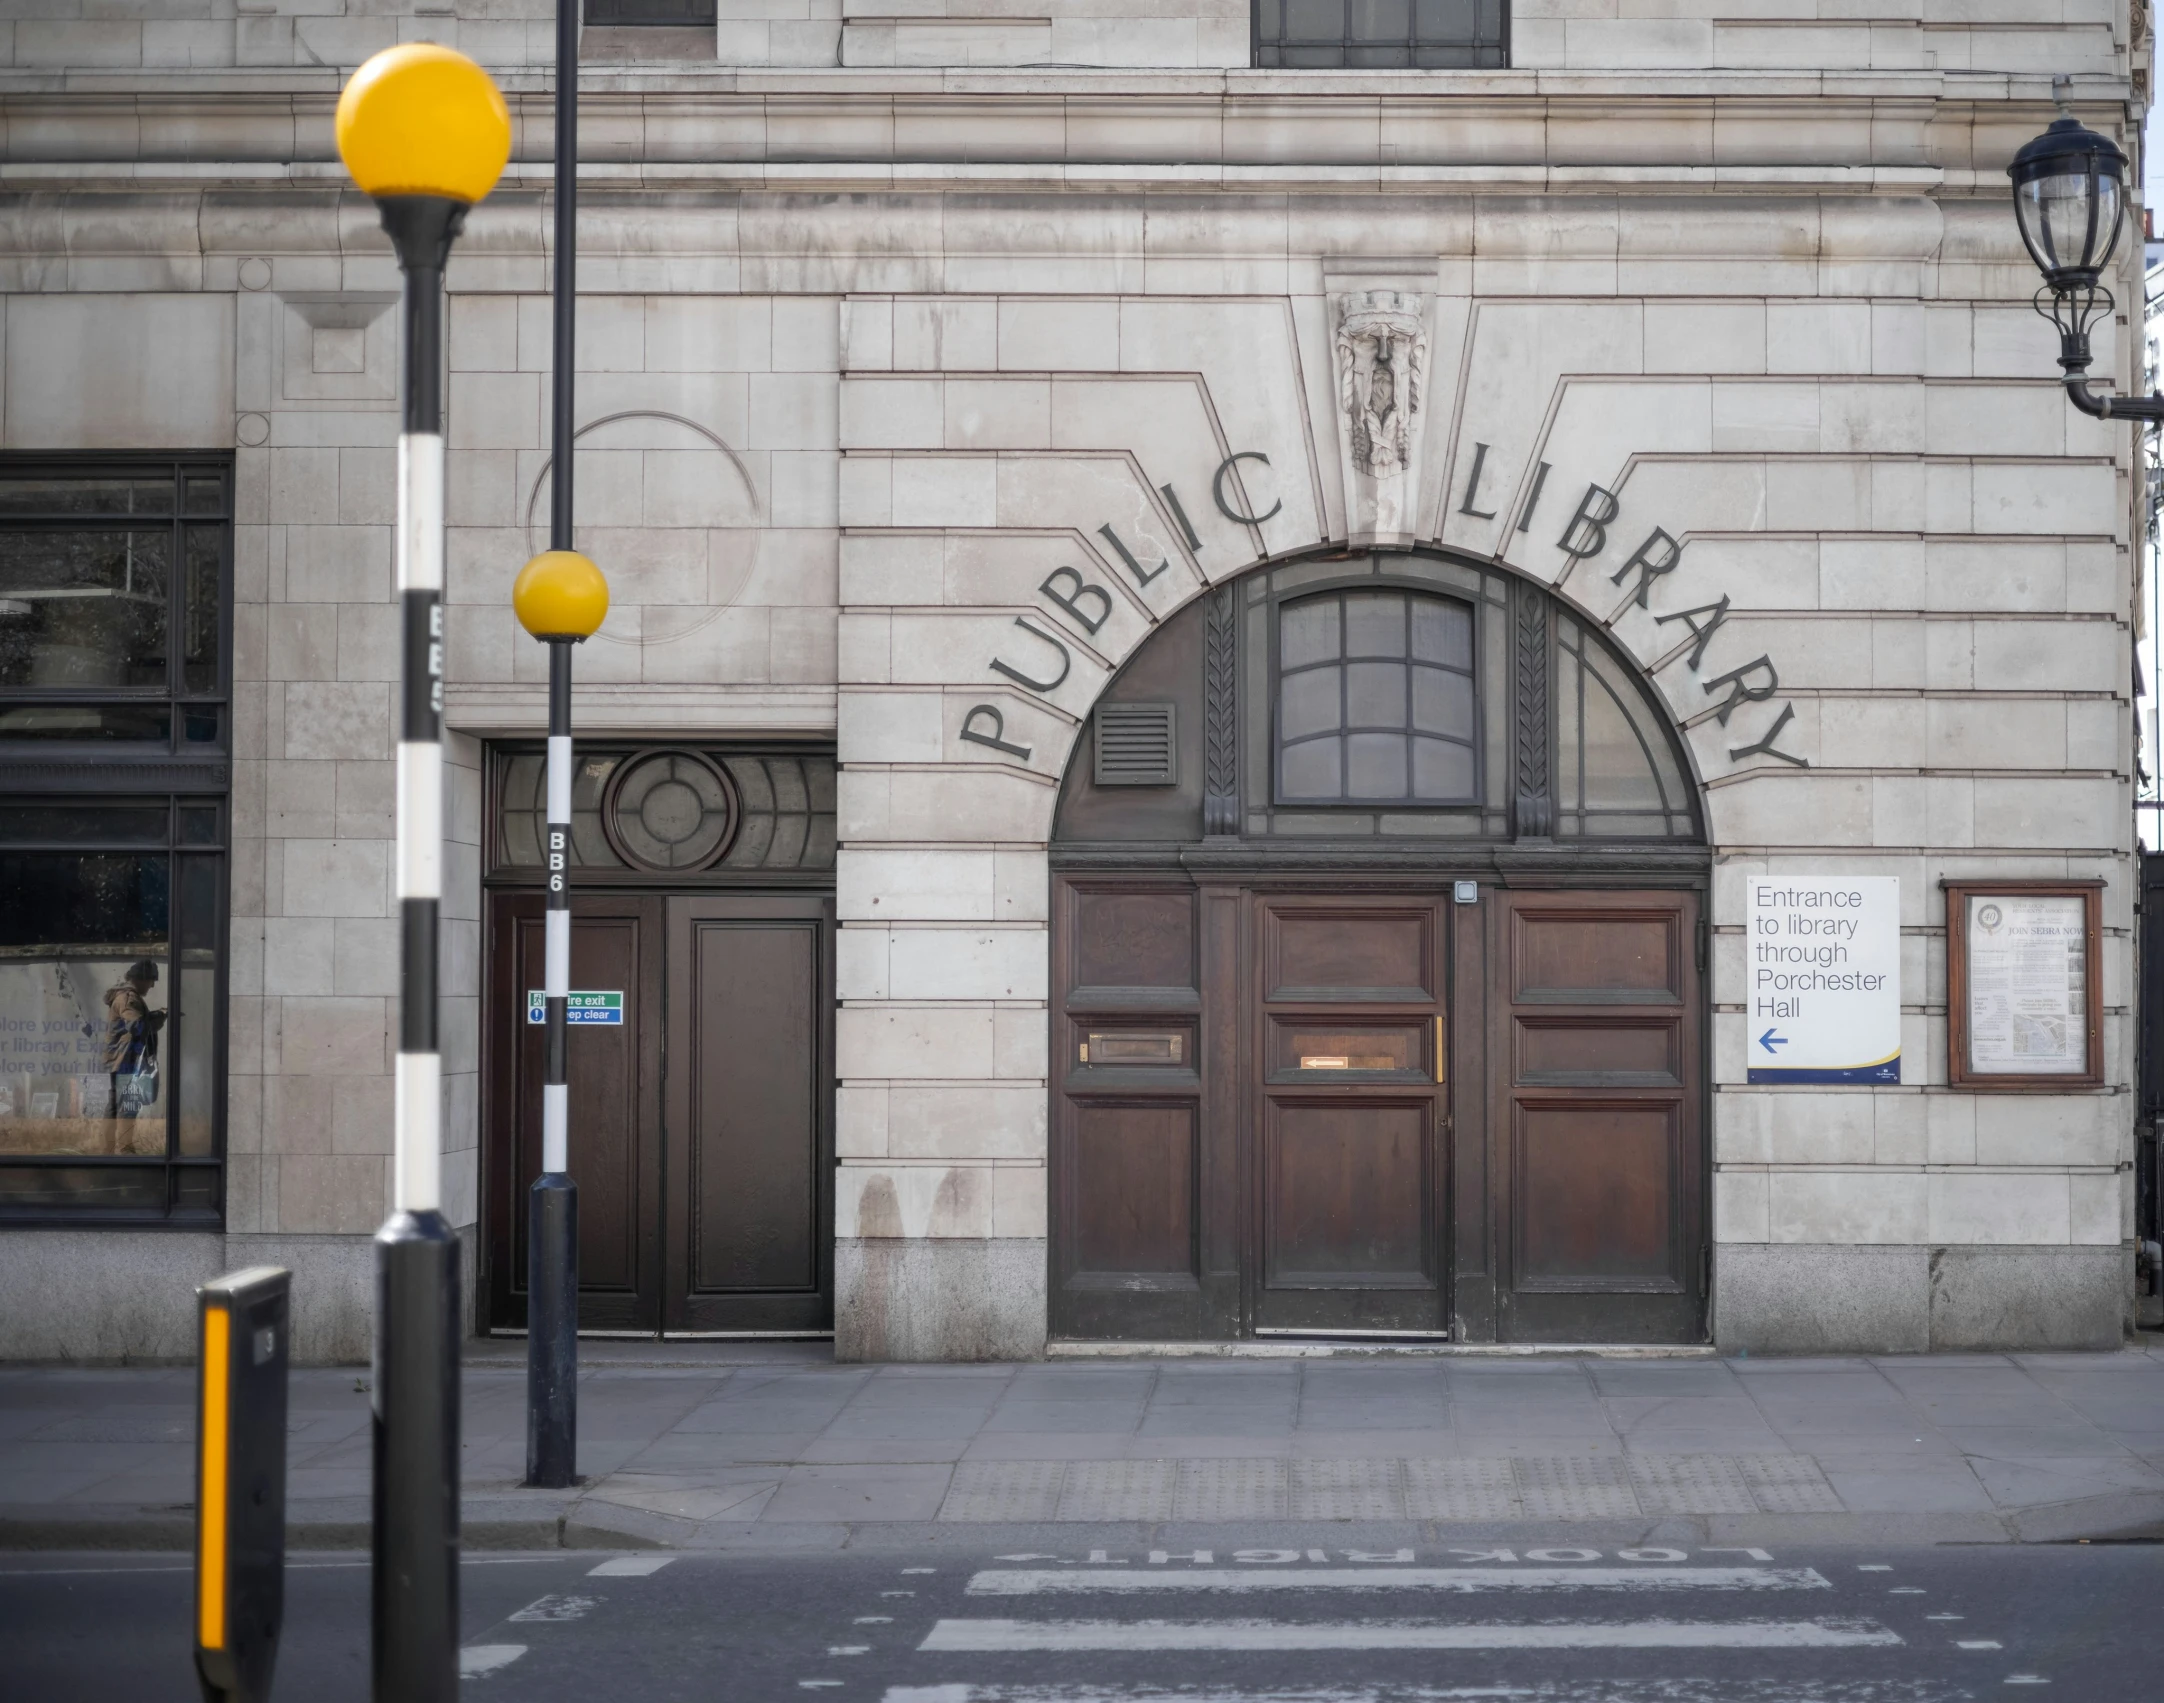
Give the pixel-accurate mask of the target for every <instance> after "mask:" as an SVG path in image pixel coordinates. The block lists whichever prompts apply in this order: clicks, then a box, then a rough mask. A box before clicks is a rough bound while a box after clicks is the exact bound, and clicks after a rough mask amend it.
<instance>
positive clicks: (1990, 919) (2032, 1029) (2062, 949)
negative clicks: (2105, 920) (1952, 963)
mask: <svg viewBox="0 0 2164 1703" xmlns="http://www.w3.org/2000/svg"><path fill="white" fill-rule="evenodd" d="M1968 909H1969V914H1968V918H1967V921H1968V925H1969V929H1968V971H1969V1070H1970V1071H1971V1072H1972V1073H1973V1074H1975V1075H1978V1076H2082V1075H2085V1074H2087V1072H2088V1069H2089V1012H2088V1002H2089V963H2088V920H2089V919H2088V902H2087V901H2086V900H2085V899H2083V898H2082V896H2081V895H2080V894H2078V893H2034V894H2023V893H1990V894H1985V893H1971V894H1969V895H1968Z"/></svg>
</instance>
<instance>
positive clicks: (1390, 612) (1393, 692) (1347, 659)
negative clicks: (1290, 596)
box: [1277, 588, 1480, 805]
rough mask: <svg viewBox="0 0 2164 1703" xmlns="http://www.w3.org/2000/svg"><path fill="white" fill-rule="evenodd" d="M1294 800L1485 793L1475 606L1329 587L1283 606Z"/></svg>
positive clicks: (1433, 800) (1280, 731) (1283, 753)
mask: <svg viewBox="0 0 2164 1703" xmlns="http://www.w3.org/2000/svg"><path fill="white" fill-rule="evenodd" d="M1277 631H1278V640H1277V642H1278V674H1277V796H1278V801H1279V802H1280V803H1284V804H1346V803H1360V804H1422V805H1432V804H1470V803H1473V802H1474V801H1475V800H1476V799H1477V797H1478V794H1479V780H1478V777H1479V768H1480V763H1479V750H1480V734H1479V729H1480V706H1479V699H1478V694H1477V693H1476V692H1475V691H1474V686H1473V612H1472V608H1471V606H1470V605H1469V604H1465V603H1461V602H1459V601H1458V600H1457V599H1455V598H1448V597H1437V596H1433V595H1430V594H1429V593H1426V592H1418V591H1400V590H1396V589H1380V588H1379V589H1376V590H1373V591H1367V590H1361V591H1340V592H1320V593H1317V594H1314V595H1312V596H1307V597H1301V598H1297V599H1295V600H1293V601H1290V602H1287V603H1285V604H1283V605H1281V606H1280V608H1279V611H1278V630H1277Z"/></svg>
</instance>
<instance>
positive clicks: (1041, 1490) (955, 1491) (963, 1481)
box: [939, 1461, 1067, 1524]
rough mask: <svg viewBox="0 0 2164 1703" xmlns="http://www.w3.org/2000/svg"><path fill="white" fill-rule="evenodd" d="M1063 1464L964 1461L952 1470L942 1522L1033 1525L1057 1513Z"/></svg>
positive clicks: (1050, 1462) (940, 1510) (1053, 1462)
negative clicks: (1010, 1522)
mask: <svg viewBox="0 0 2164 1703" xmlns="http://www.w3.org/2000/svg"><path fill="white" fill-rule="evenodd" d="M1066 1475H1067V1463H1066V1462H1065V1461H964V1462H962V1463H961V1465H959V1466H957V1467H956V1468H955V1469H954V1478H953V1480H952V1481H951V1482H950V1483H949V1484H948V1486H947V1499H946V1500H945V1501H944V1502H942V1503H941V1504H940V1505H939V1517H940V1518H941V1519H943V1520H1011V1521H1015V1522H1017V1523H1031V1524H1034V1523H1035V1522H1037V1521H1039V1520H1049V1519H1052V1518H1054V1517H1055V1516H1056V1514H1057V1512H1058V1509H1059V1489H1060V1481H1061V1480H1062V1479H1063V1478H1065V1477H1066Z"/></svg>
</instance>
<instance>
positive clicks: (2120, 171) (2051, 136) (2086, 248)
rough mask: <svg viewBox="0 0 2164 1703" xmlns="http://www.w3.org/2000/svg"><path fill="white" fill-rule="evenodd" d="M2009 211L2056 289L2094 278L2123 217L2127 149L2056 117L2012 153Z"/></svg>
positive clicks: (2031, 254)
mask: <svg viewBox="0 0 2164 1703" xmlns="http://www.w3.org/2000/svg"><path fill="white" fill-rule="evenodd" d="M2007 175H2008V176H2009V177H2011V178H2012V179H2013V180H2014V219H2015V222H2016V223H2017V224H2018V225H2019V226H2020V228H2021V240H2022V242H2023V243H2025V244H2026V245H2027V246H2028V250H2029V258H2030V259H2031V260H2033V261H2035V262H2036V266H2037V270H2038V271H2040V272H2042V273H2043V274H2044V280H2045V282H2046V283H2048V284H2050V285H2051V287H2052V288H2053V289H2055V290H2063V289H2069V288H2079V287H2082V286H2085V285H2090V284H2094V283H2095V282H2096V280H2097V275H2098V274H2099V273H2101V272H2102V271H2103V270H2104V267H2105V265H2106V264H2107V263H2108V262H2109V261H2110V259H2111V255H2112V250H2113V249H2114V248H2115V247H2117V246H2118V241H2119V227H2120V225H2121V224H2122V223H2123V222H2124V220H2125V217H2126V194H2125V189H2126V155H2124V154H2123V153H2121V152H2120V151H2119V149H2118V148H2117V147H2116V146H2115V145H2114V144H2113V143H2112V142H2111V141H2110V140H2109V139H2107V138H2105V137H2103V136H2099V135H2098V134H2097V133H2096V132H2095V131H2093V130H2089V129H2085V128H2084V127H2083V126H2082V125H2081V123H2080V122H2079V121H2078V120H2076V119H2072V118H2062V119H2059V120H2058V121H2057V122H2056V123H2054V124H2053V125H2052V126H2051V128H2050V129H2048V130H2046V131H2045V132H2044V133H2043V134H2042V135H2041V136H2039V137H2037V138H2036V139H2035V140H2034V141H2032V142H2030V143H2029V144H2028V146H2026V147H2025V148H2023V149H2022V150H2021V152H2020V153H2018V154H2016V155H2015V156H2014V163H2013V164H2012V165H2011V166H2009V167H2008V168H2007Z"/></svg>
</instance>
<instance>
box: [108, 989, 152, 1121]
mask: <svg viewBox="0 0 2164 1703" xmlns="http://www.w3.org/2000/svg"><path fill="white" fill-rule="evenodd" d="M157 985H158V966H157V965H155V964H153V963H152V962H151V961H150V960H149V959H148V958H138V959H137V960H136V961H135V962H134V963H132V964H130V965H129V966H128V973H127V974H126V975H125V976H123V977H122V978H121V979H120V981H119V983H118V985H116V986H114V987H112V988H109V989H107V991H106V995H105V1074H106V1078H107V1080H108V1081H109V1082H110V1083H111V1085H112V1094H113V1098H112V1110H111V1112H110V1113H109V1114H108V1115H109V1116H111V1117H116V1118H132V1117H134V1116H135V1115H136V1114H137V1113H138V1112H140V1111H141V1110H142V1109H143V1107H142V1102H141V1101H140V1100H139V1099H137V1097H136V1094H135V1092H134V1088H133V1079H134V1077H135V1076H136V1074H137V1073H138V1072H140V1071H142V1070H143V1069H144V1068H145V1067H146V1066H155V1064H156V1063H157V1058H158V1031H159V1030H161V1029H163V1028H164V1027H165V1019H166V1015H167V1014H166V1013H165V1012H163V1011H153V1010H151V1009H150V1006H149V1004H148V1003H147V1002H146V1000H145V995H147V994H148V993H149V992H150V990H151V989H152V988H154V987H156V986H157ZM123 1078H126V1079H128V1081H127V1083H126V1084H125V1085H124V1083H123V1080H122V1079H123Z"/></svg>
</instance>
